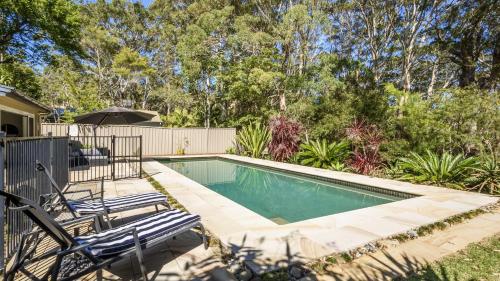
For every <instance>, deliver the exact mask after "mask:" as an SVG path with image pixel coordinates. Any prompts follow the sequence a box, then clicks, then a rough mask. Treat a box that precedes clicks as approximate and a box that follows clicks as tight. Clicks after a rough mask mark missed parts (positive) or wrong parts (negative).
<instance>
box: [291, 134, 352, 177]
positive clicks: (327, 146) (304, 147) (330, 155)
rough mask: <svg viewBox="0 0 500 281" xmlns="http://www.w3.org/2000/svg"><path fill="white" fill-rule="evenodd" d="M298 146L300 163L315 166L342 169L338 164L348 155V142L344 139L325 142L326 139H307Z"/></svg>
mask: <svg viewBox="0 0 500 281" xmlns="http://www.w3.org/2000/svg"><path fill="white" fill-rule="evenodd" d="M300 148H301V151H300V152H299V154H298V158H299V162H300V164H302V165H306V166H312V167H316V168H325V169H329V168H332V167H333V168H337V169H344V167H341V166H339V165H340V164H341V162H343V161H344V160H345V159H346V157H347V156H348V155H349V144H348V143H347V142H345V141H343V142H338V143H337V142H332V143H327V141H326V139H322V140H321V141H318V140H316V141H309V142H307V143H303V144H301V145H300ZM337 169H335V170H337Z"/></svg>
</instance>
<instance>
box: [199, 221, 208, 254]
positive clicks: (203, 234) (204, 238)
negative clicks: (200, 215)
mask: <svg viewBox="0 0 500 281" xmlns="http://www.w3.org/2000/svg"><path fill="white" fill-rule="evenodd" d="M198 226H199V227H200V231H201V238H202V239H203V246H204V247H205V250H206V249H208V241H207V235H206V233H205V227H203V224H201V223H200V224H199V225H198Z"/></svg>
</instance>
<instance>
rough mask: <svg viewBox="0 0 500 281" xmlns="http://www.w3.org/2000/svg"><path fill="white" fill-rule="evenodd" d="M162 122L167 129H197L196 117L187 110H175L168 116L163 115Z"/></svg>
mask: <svg viewBox="0 0 500 281" xmlns="http://www.w3.org/2000/svg"><path fill="white" fill-rule="evenodd" d="M161 120H162V121H163V126H165V127H181V128H187V127H195V126H196V125H197V122H196V116H195V115H193V114H192V113H190V112H189V111H187V109H175V110H174V112H171V113H170V114H168V115H162V116H161Z"/></svg>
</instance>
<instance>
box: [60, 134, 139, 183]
mask: <svg viewBox="0 0 500 281" xmlns="http://www.w3.org/2000/svg"><path fill="white" fill-rule="evenodd" d="M70 140H71V149H70V150H71V152H70V158H69V162H70V172H71V176H70V177H71V179H70V180H71V182H84V181H94V180H100V179H101V178H104V179H106V180H117V179H123V178H130V177H140V176H141V165H142V154H141V153H142V147H141V145H142V141H141V136H114V135H112V136H75V137H73V136H72V137H70Z"/></svg>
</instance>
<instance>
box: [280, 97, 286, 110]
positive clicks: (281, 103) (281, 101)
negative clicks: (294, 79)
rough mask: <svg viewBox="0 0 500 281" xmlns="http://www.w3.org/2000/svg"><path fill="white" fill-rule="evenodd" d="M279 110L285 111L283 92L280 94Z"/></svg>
mask: <svg viewBox="0 0 500 281" xmlns="http://www.w3.org/2000/svg"><path fill="white" fill-rule="evenodd" d="M280 111H281V112H285V111H286V96H285V93H284V92H283V93H281V94H280Z"/></svg>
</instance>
